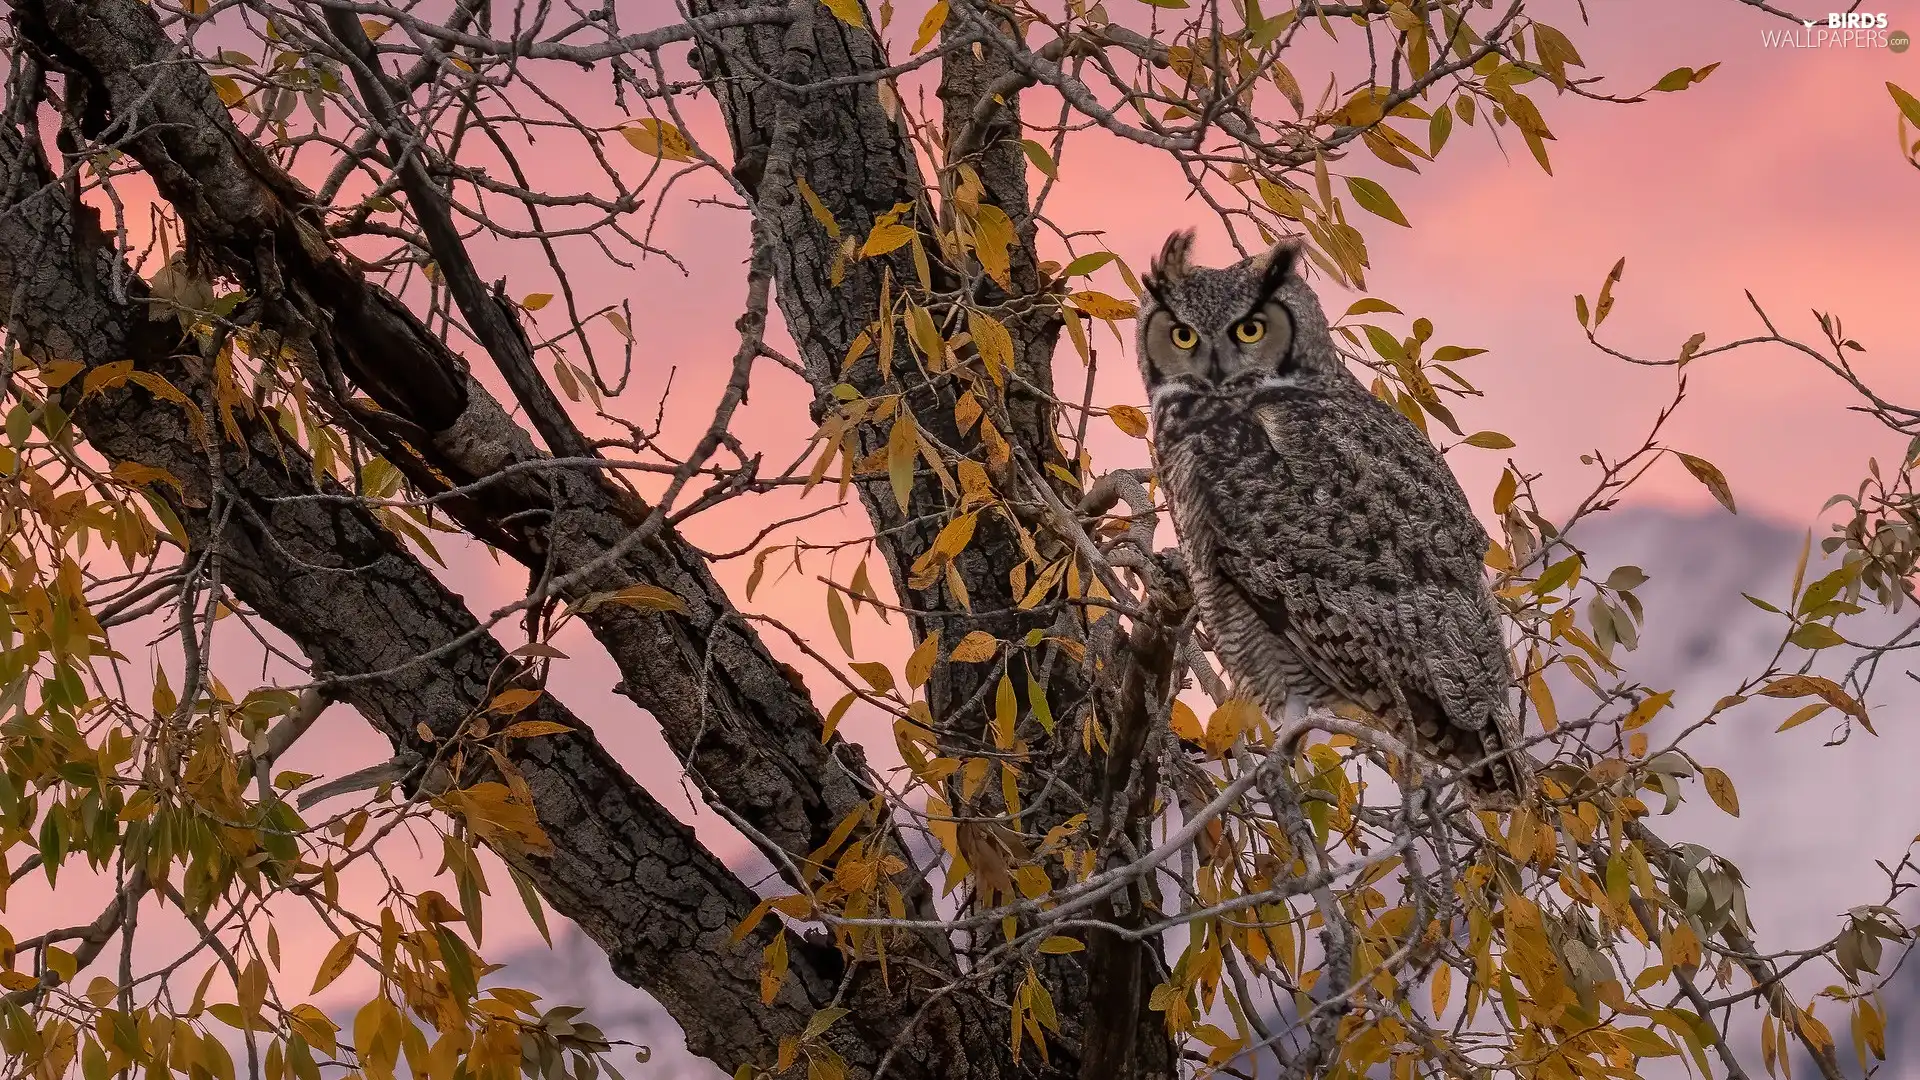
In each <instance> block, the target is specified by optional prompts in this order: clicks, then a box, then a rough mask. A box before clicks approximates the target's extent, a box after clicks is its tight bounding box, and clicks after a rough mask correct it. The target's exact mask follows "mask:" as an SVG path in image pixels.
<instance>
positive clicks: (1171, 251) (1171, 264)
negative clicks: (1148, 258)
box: [1147, 229, 1193, 282]
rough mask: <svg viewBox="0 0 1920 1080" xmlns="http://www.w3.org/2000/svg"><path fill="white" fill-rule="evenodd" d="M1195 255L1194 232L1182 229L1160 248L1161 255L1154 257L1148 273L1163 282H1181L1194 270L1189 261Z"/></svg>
mask: <svg viewBox="0 0 1920 1080" xmlns="http://www.w3.org/2000/svg"><path fill="white" fill-rule="evenodd" d="M1192 254H1193V230H1192V229H1182V230H1180V231H1179V232H1176V233H1174V234H1173V235H1172V236H1169V237H1167V242H1166V243H1165V244H1162V245H1161V247H1160V254H1158V255H1156V256H1154V257H1153V262H1152V263H1151V264H1149V266H1148V267H1147V273H1148V274H1149V275H1150V276H1151V277H1153V278H1155V279H1157V280H1159V281H1163V282H1171V281H1179V280H1180V279H1181V278H1183V277H1186V276H1187V273H1188V271H1190V270H1191V269H1192V264H1190V263H1189V262H1188V261H1187V260H1188V258H1189V257H1190V256H1191V255H1192Z"/></svg>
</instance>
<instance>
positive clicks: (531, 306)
mask: <svg viewBox="0 0 1920 1080" xmlns="http://www.w3.org/2000/svg"><path fill="white" fill-rule="evenodd" d="M551 303H553V294H552V293H550V292H537V293H528V294H527V298H526V299H525V300H522V301H520V306H521V307H523V308H526V309H527V310H528V311H539V310H540V309H541V308H543V307H546V306H547V305H548V304H551Z"/></svg>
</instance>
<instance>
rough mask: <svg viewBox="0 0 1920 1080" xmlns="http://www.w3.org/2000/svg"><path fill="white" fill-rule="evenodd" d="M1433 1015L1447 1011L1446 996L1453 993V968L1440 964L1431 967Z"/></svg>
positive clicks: (1437, 1015)
mask: <svg viewBox="0 0 1920 1080" xmlns="http://www.w3.org/2000/svg"><path fill="white" fill-rule="evenodd" d="M1432 991H1433V1015H1434V1016H1435V1017H1439V1016H1441V1015H1442V1014H1444V1013H1445V1012H1446V1011H1447V998H1448V996H1449V995H1451V994H1452V993H1453V968H1451V967H1449V966H1447V965H1446V964H1441V965H1440V966H1439V967H1436V968H1434V969H1433V985H1432Z"/></svg>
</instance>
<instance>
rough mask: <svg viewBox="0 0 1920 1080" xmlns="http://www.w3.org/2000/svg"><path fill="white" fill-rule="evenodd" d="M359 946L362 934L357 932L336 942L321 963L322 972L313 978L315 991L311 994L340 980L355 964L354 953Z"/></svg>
mask: <svg viewBox="0 0 1920 1080" xmlns="http://www.w3.org/2000/svg"><path fill="white" fill-rule="evenodd" d="M359 945H360V932H359V931H357V930H356V931H354V932H353V933H351V934H348V935H347V936H346V937H343V938H341V939H340V940H339V941H336V942H334V943H333V948H331V949H329V950H327V955H326V958H325V959H323V960H321V961H320V971H319V972H318V973H317V974H316V975H314V977H313V990H312V991H310V992H311V993H315V994H317V993H319V992H320V991H322V990H325V989H326V988H327V985H328V984H329V983H331V982H333V980H335V979H337V978H339V977H340V974H341V973H342V972H344V971H346V970H347V966H348V965H349V964H352V963H353V951H354V949H356V948H358V947H359Z"/></svg>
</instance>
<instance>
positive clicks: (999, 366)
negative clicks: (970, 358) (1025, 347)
mask: <svg viewBox="0 0 1920 1080" xmlns="http://www.w3.org/2000/svg"><path fill="white" fill-rule="evenodd" d="M967 332H968V333H970V334H972V335H973V347H974V348H975V349H977V350H979V352H980V362H981V363H982V364H985V365H986V368H987V374H988V375H990V376H992V378H993V381H994V382H995V383H996V384H999V385H1002V386H1004V385H1006V382H1007V373H1008V372H1010V371H1012V370H1013V334H1012V332H1010V331H1009V330H1008V329H1007V327H1006V324H1005V323H1002V322H1001V321H1000V320H999V319H996V318H994V317H993V316H991V315H988V314H987V313H986V312H984V311H971V310H969V311H968V312H967Z"/></svg>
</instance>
